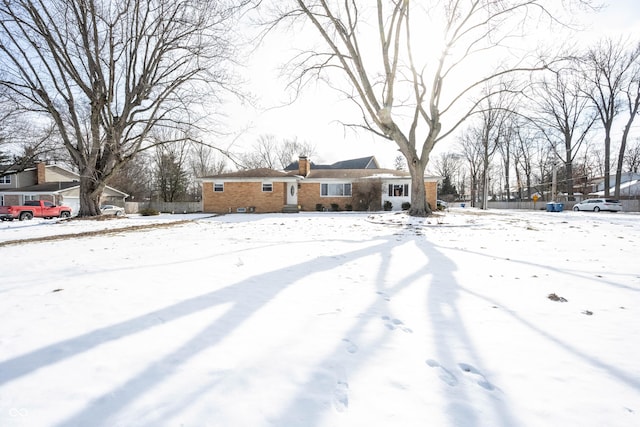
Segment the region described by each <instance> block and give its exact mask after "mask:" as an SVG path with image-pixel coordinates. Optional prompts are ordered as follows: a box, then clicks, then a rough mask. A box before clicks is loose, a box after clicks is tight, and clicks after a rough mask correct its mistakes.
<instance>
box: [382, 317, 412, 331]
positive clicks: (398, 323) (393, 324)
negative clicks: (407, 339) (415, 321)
mask: <svg viewBox="0 0 640 427" xmlns="http://www.w3.org/2000/svg"><path fill="white" fill-rule="evenodd" d="M382 320H384V321H385V324H384V326H386V327H387V329H390V330H392V331H393V330H395V329H400V330H401V331H402V332H406V333H408V334H410V333H412V332H413V330H411V328H407V327H406V326H404V322H403V321H402V320H400V319H392V318H390V317H389V316H382Z"/></svg>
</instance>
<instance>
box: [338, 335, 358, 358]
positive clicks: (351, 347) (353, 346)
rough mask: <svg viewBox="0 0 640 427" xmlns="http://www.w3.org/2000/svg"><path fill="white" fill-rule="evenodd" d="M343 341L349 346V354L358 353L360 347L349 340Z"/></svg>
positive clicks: (344, 339)
mask: <svg viewBox="0 0 640 427" xmlns="http://www.w3.org/2000/svg"><path fill="white" fill-rule="evenodd" d="M342 341H343V342H344V343H345V344H346V345H347V352H348V353H351V354H354V353H357V352H358V345H357V344H356V343H354V342H353V341H351V340H350V339H348V338H343V339H342Z"/></svg>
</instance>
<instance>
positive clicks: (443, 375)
mask: <svg viewBox="0 0 640 427" xmlns="http://www.w3.org/2000/svg"><path fill="white" fill-rule="evenodd" d="M426 363H427V365H429V366H431V367H432V368H437V369H438V377H439V378H440V379H441V380H442V381H444V382H445V383H446V384H447V385H449V386H451V387H454V386H455V385H457V384H458V379H457V378H456V376H455V375H453V374H452V373H451V371H449V370H448V369H447V368H445V367H444V366H442V365H440V364H439V363H438V362H437V361H435V360H433V359H427V362H426Z"/></svg>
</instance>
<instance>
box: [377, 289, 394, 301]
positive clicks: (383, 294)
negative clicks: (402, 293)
mask: <svg viewBox="0 0 640 427" xmlns="http://www.w3.org/2000/svg"><path fill="white" fill-rule="evenodd" d="M376 294H378V295H380V296H381V297H382V298H384V300H385V301H391V298H390V297H389V295H387V294H385V293H384V292H381V291H378V292H376Z"/></svg>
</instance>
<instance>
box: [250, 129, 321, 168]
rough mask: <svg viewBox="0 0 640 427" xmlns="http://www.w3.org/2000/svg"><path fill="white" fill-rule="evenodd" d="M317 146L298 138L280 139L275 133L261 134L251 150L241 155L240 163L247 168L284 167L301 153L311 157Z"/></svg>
mask: <svg viewBox="0 0 640 427" xmlns="http://www.w3.org/2000/svg"><path fill="white" fill-rule="evenodd" d="M314 154H315V147H314V146H313V145H311V144H309V143H306V142H300V141H298V140H297V139H295V138H294V139H285V140H281V141H279V140H278V139H277V138H276V137H275V136H274V135H260V137H259V138H258V140H257V141H256V143H255V144H253V146H252V147H251V151H250V152H248V153H245V154H244V155H242V156H240V161H239V163H241V164H242V167H243V168H245V169H257V168H268V169H275V170H279V169H284V168H285V167H287V166H288V165H289V164H290V163H291V162H292V161H294V160H295V159H297V158H298V156H300V155H305V156H307V157H311V156H313V155H314Z"/></svg>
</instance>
